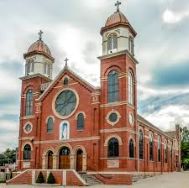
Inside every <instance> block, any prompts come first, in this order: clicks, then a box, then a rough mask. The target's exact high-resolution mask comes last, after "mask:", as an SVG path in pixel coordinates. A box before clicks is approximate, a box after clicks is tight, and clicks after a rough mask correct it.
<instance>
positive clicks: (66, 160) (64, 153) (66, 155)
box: [59, 146, 70, 169]
mask: <svg viewBox="0 0 189 188" xmlns="http://www.w3.org/2000/svg"><path fill="white" fill-rule="evenodd" d="M59 169H70V149H69V148H68V147H66V146H63V147H62V148H61V149H60V152H59Z"/></svg>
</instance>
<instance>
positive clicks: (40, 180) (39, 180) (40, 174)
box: [36, 172, 45, 183]
mask: <svg viewBox="0 0 189 188" xmlns="http://www.w3.org/2000/svg"><path fill="white" fill-rule="evenodd" d="M36 183H45V179H44V177H43V173H42V172H40V173H39V175H38V177H37V180H36Z"/></svg>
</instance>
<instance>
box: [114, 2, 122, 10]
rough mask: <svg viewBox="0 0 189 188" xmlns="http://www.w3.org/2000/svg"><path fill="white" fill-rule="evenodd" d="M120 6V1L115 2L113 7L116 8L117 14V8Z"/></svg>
mask: <svg viewBox="0 0 189 188" xmlns="http://www.w3.org/2000/svg"><path fill="white" fill-rule="evenodd" d="M120 5H121V2H120V1H117V2H116V3H115V6H116V7H117V12H119V6H120Z"/></svg>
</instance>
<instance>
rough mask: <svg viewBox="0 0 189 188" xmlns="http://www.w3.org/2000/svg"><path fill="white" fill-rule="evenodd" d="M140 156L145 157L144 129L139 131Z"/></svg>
mask: <svg viewBox="0 0 189 188" xmlns="http://www.w3.org/2000/svg"><path fill="white" fill-rule="evenodd" d="M139 158H140V159H144V136H143V132H142V130H140V131H139Z"/></svg>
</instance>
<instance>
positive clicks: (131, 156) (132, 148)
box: [129, 139, 135, 158]
mask: <svg viewBox="0 0 189 188" xmlns="http://www.w3.org/2000/svg"><path fill="white" fill-rule="evenodd" d="M134 150H135V149H134V142H133V139H130V141H129V157H130V158H134Z"/></svg>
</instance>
